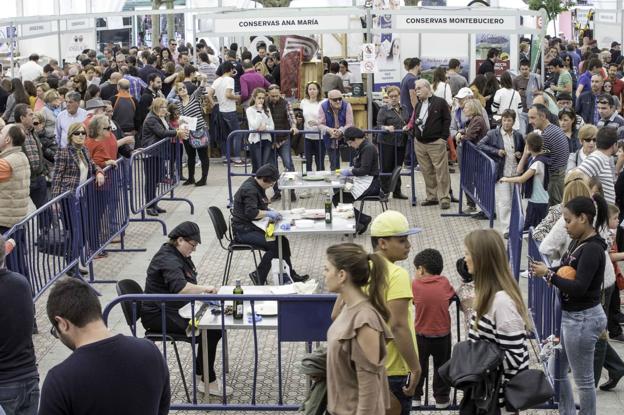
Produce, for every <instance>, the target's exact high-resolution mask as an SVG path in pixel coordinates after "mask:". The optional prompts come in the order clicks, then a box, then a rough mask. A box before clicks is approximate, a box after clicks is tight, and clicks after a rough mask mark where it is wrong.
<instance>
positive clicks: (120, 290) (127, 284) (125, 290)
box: [117, 280, 191, 403]
mask: <svg viewBox="0 0 624 415" xmlns="http://www.w3.org/2000/svg"><path fill="white" fill-rule="evenodd" d="M125 294H130V295H135V294H143V289H142V288H141V286H140V285H139V284H138V283H137V282H136V281H134V280H121V281H119V282H117V295H125ZM135 306H136V307H135V311H134V313H135V314H134V316H133V311H132V308H133V303H131V302H129V301H124V302H122V303H121V309H122V310H123V314H124V317H125V318H126V323H128V327H130V330H132V333H133V334H136V327H137V322H138V321H139V320H140V319H141V303H140V302H136V303H135ZM133 317H134V318H133ZM145 338H146V339H148V340H151V341H152V342H154V343H157V342H160V341H162V339H163V333H160V332H156V331H153V330H146V331H145ZM165 338H166V339H167V341H168V342H171V345H172V346H173V352H174V354H175V357H176V360H177V361H178V369H180V376H181V377H182V385H184V392H185V393H186V399H187V400H188V402H189V403H191V395H190V393H189V390H188V386H187V384H186V377H185V376H184V368H183V367H182V361H181V360H180V353H179V352H178V345H177V344H176V342H177V341H181V342H184V343H189V342H190V339H189V338H188V337H187V336H186V335H181V334H167V335H166V336H165Z"/></svg>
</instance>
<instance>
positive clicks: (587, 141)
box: [583, 138, 596, 143]
mask: <svg viewBox="0 0 624 415" xmlns="http://www.w3.org/2000/svg"><path fill="white" fill-rule="evenodd" d="M583 141H584V142H586V143H595V142H596V139H595V138H584V139H583Z"/></svg>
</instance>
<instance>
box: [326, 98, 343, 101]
mask: <svg viewBox="0 0 624 415" xmlns="http://www.w3.org/2000/svg"><path fill="white" fill-rule="evenodd" d="M329 100H330V101H332V102H342V98H330V99H329Z"/></svg>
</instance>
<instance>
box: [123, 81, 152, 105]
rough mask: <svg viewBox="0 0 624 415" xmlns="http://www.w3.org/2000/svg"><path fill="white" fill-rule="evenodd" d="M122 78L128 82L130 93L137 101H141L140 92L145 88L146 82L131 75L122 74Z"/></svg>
mask: <svg viewBox="0 0 624 415" xmlns="http://www.w3.org/2000/svg"><path fill="white" fill-rule="evenodd" d="M124 79H127V80H128V81H129V82H130V95H132V96H133V97H134V99H136V100H137V102H139V101H141V94H142V93H143V90H144V89H145V88H147V84H146V83H145V82H144V81H143V80H142V79H141V78H139V77H136V76H132V75H124Z"/></svg>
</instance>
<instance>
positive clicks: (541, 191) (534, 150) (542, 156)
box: [500, 132, 550, 231]
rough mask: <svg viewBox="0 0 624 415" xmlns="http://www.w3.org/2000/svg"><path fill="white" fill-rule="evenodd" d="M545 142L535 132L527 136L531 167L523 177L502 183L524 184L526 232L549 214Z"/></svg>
mask: <svg viewBox="0 0 624 415" xmlns="http://www.w3.org/2000/svg"><path fill="white" fill-rule="evenodd" d="M543 145H544V141H543V140H542V137H541V136H540V135H539V134H537V133H535V132H533V133H529V134H528V135H527V136H526V147H527V150H528V151H529V153H530V154H531V158H530V159H529V166H528V168H527V170H526V171H525V172H524V173H523V174H522V175H521V176H514V177H503V178H501V180H500V181H501V182H502V183H523V184H524V197H528V198H529V203H528V204H527V210H526V218H525V220H524V230H525V231H528V230H529V228H530V227H531V226H537V225H539V223H540V222H541V221H542V219H544V217H545V216H546V213H547V212H548V192H547V191H546V189H548V166H549V165H550V158H549V157H548V153H547V152H544V151H542V147H543Z"/></svg>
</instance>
